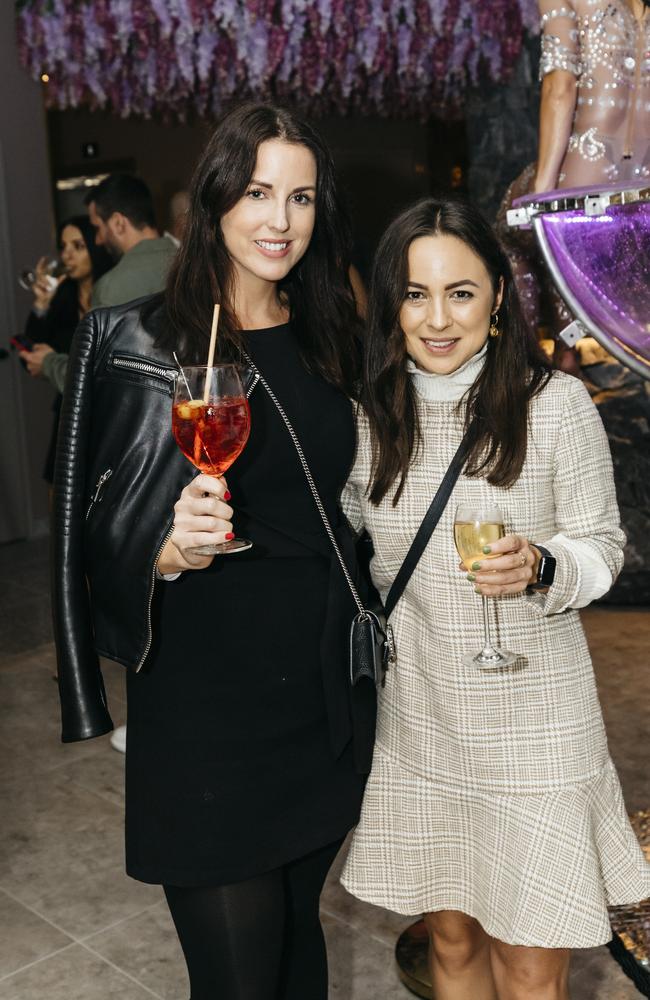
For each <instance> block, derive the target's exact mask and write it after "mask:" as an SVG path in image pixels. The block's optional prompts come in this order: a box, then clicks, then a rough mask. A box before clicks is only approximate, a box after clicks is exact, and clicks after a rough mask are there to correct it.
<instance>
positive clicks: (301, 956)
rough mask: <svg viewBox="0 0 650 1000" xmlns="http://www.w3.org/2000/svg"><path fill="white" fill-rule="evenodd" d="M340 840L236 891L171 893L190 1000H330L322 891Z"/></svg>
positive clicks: (235, 887) (169, 900)
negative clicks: (188, 978) (319, 908)
mask: <svg viewBox="0 0 650 1000" xmlns="http://www.w3.org/2000/svg"><path fill="white" fill-rule="evenodd" d="M340 846H341V841H337V842H336V843H335V844H328V845H327V847H323V848H320V849H319V850H317V851H314V852H313V853H311V854H308V855H306V856H305V857H303V858H298V859H297V860H296V861H291V862H290V863H289V864H287V865H284V866H283V867H282V868H275V869H274V870H273V871H270V872H266V873H265V874H264V875H258V876H257V877H256V878H251V879H247V880H246V881H245V882H235V883H233V884H232V885H221V886H212V887H205V888H204V887H197V888H192V887H190V888H183V887H179V886H171V885H166V886H164V887H163V888H164V890H165V895H166V897H167V903H168V905H169V909H170V910H171V914H172V917H173V920H174V924H175V925H176V931H177V933H178V937H179V939H180V942H181V945H182V948H183V952H184V954H185V960H186V962H187V968H188V972H189V976H190V989H191V997H190V1000H305V998H306V997H309V1000H327V955H326V951H325V940H324V938H323V931H322V928H321V925H320V918H319V915H318V902H319V898H320V893H321V889H322V888H323V883H324V881H325V877H326V875H327V872H328V871H329V869H330V866H331V864H332V862H333V860H334V858H335V857H336V854H337V852H338V849H339V847H340Z"/></svg>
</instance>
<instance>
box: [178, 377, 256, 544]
mask: <svg viewBox="0 0 650 1000" xmlns="http://www.w3.org/2000/svg"><path fill="white" fill-rule="evenodd" d="M250 428H251V416H250V409H249V406H248V400H247V399H246V395H245V393H244V388H243V386H242V381H241V378H240V373H239V370H238V367H237V365H213V366H212V368H206V367H205V366H202V367H201V366H196V367H192V366H190V367H187V368H182V369H181V371H180V373H179V376H178V378H177V379H176V389H175V392H174V403H173V408H172V431H173V433H174V437H175V438H176V443H177V445H178V447H179V448H180V449H181V451H182V452H183V454H184V455H185V457H186V458H188V459H189V460H190V462H191V463H192V465H195V466H196V468H197V469H199V470H200V471H201V472H204V473H206V474H207V475H208V476H223V474H224V473H225V472H226V471H227V470H228V469H229V468H230V466H231V465H232V463H233V462H234V461H235V459H236V458H237V457H238V455H240V454H241V452H242V451H243V448H244V446H245V444H246V442H247V441H248V435H249V434H250ZM252 544H253V543H252V542H249V541H248V540H247V539H245V538H233V539H231V540H230V541H228V542H214V543H211V544H206V545H199V546H197V547H196V548H193V549H191V551H192V552H194V553H196V554H197V555H202V556H211V555H227V554H228V553H230V552H243V551H244V550H245V549H250V548H251V546H252Z"/></svg>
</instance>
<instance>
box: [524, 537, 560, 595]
mask: <svg viewBox="0 0 650 1000" xmlns="http://www.w3.org/2000/svg"><path fill="white" fill-rule="evenodd" d="M531 545H534V546H535V548H536V549H537V551H538V552H539V554H540V556H541V559H540V560H539V564H538V566H537V580H536V581H535V583H531V584H529V586H528V590H541V591H546V590H548V588H549V587H550V586H551V584H552V583H553V580H554V579H555V566H556V559H555V557H554V556H552V555H551V553H550V552H549V551H548V549H545V548H544V546H543V545H538V544H537V542H531Z"/></svg>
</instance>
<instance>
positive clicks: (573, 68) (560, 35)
mask: <svg viewBox="0 0 650 1000" xmlns="http://www.w3.org/2000/svg"><path fill="white" fill-rule="evenodd" d="M540 11H541V14H542V30H543V35H542V60H541V65H540V73H541V75H542V76H544V75H545V74H546V73H550V72H552V71H553V70H555V69H564V70H568V71H569V72H571V73H573V74H574V75H575V76H576V77H577V80H578V96H577V101H576V110H575V116H574V121H573V135H572V136H571V139H570V141H569V146H568V150H567V157H568V159H567V163H566V164H565V165H564V166H565V167H566V168H567V169H569V170H570V172H571V173H572V174H576V170H573V169H571V168H572V167H576V168H578V167H579V166H580V164H579V163H576V164H572V162H571V154H572V153H574V154H576V156H577V157H578V158H581V159H582V160H583V171H584V164H585V163H595V162H600V161H603V162H602V173H603V179H610V180H615V179H623V175H624V174H625V179H632V177H633V176H634V175H635V172H636V175H637V176H638V175H641V176H648V170H647V166H648V158H649V155H650V10H648V11H646V12H645V16H644V17H643V18H639V17H636V16H635V14H634V12H633V10H632V8H631V6H630V5H629V3H628V2H627V0H609V2H606V0H540ZM592 173H593V171H592ZM564 174H565V175H566V170H564ZM561 180H562V177H561ZM576 181H577V182H578V183H585V184H589V183H592V182H595V181H596V178H595V177H588V176H585V178H582V177H573V176H572V178H571V183H570V184H568V185H567V184H564V185H561V186H571V184H573V183H575V182H576Z"/></svg>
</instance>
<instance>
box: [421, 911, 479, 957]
mask: <svg viewBox="0 0 650 1000" xmlns="http://www.w3.org/2000/svg"><path fill="white" fill-rule="evenodd" d="M424 922H425V924H426V927H427V930H428V932H429V940H430V943H431V948H432V950H433V953H434V955H435V958H436V961H437V962H438V963H439V964H440V965H441V966H442V967H443V968H444V969H445V970H446V971H448V972H458V971H461V970H462V969H464V968H465V967H466V966H468V965H470V964H471V962H472V961H474V959H475V958H476V957H477V956H478V955H479V954H480V953H481V952H482V951H483V950H484V949H485V948H486V947H487V946H488V938H487V935H486V933H485V931H484V930H483V928H482V927H481V925H480V924H479V922H478V920H475V919H474V918H473V917H469V916H467V915H466V914H465V913H459V912H456V911H453V910H442V911H439V912H437V913H425V915H424Z"/></svg>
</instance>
